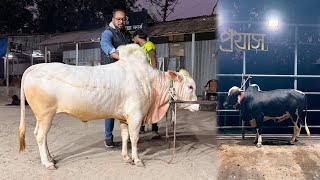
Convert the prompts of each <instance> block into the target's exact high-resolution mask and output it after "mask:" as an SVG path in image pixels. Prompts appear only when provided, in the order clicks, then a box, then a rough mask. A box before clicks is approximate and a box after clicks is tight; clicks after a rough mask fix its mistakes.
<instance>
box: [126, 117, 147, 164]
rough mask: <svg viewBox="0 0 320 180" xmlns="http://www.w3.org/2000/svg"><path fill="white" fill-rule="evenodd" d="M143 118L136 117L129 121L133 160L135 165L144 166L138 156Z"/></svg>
mask: <svg viewBox="0 0 320 180" xmlns="http://www.w3.org/2000/svg"><path fill="white" fill-rule="evenodd" d="M141 119H142V116H136V117H133V118H130V119H128V125H129V134H130V140H131V148H132V159H133V162H134V164H135V165H137V166H144V164H143V162H142V160H141V159H139V156H138V141H139V130H140V125H141Z"/></svg>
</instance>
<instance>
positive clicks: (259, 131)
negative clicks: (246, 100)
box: [256, 116, 263, 148]
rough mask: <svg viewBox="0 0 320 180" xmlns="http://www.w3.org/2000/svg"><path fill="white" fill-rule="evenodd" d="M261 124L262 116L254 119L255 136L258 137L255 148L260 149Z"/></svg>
mask: <svg viewBox="0 0 320 180" xmlns="http://www.w3.org/2000/svg"><path fill="white" fill-rule="evenodd" d="M262 122H263V116H260V117H259V118H256V123H257V127H256V131H257V134H256V136H257V137H258V142H257V144H256V147H258V148H260V147H262V135H261V134H262Z"/></svg>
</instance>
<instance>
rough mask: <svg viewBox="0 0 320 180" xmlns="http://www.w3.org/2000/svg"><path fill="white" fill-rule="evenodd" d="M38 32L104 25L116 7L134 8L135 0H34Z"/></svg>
mask: <svg viewBox="0 0 320 180" xmlns="http://www.w3.org/2000/svg"><path fill="white" fill-rule="evenodd" d="M35 1H36V4H37V7H38V12H37V17H38V18H37V23H38V26H39V29H38V31H40V32H68V31H76V30H87V29H95V28H99V27H104V25H105V23H106V21H107V19H106V18H107V17H108V15H110V14H111V13H112V11H113V10H114V9H116V8H121V9H124V10H127V11H130V10H131V9H135V8H136V6H135V3H136V1H137V0H118V1H113V0H95V1H92V0H58V1H52V0H35Z"/></svg>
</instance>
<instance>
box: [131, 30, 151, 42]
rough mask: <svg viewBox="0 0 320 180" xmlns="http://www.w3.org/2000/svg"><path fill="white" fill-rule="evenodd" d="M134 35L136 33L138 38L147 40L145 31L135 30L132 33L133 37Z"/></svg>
mask: <svg viewBox="0 0 320 180" xmlns="http://www.w3.org/2000/svg"><path fill="white" fill-rule="evenodd" d="M136 35H138V36H139V38H141V39H144V40H147V38H148V35H147V34H146V33H145V32H143V31H142V30H141V29H138V30H136V31H135V32H134V33H133V34H132V37H135V36H136Z"/></svg>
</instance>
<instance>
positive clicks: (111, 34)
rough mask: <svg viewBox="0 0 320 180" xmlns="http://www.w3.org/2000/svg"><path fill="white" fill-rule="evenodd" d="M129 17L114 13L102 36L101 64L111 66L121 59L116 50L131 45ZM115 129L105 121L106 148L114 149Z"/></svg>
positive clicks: (121, 11) (112, 123) (112, 121)
mask: <svg viewBox="0 0 320 180" xmlns="http://www.w3.org/2000/svg"><path fill="white" fill-rule="evenodd" d="M126 21H127V17H126V13H125V12H124V11H123V10H121V9H116V10H114V11H113V16H112V21H111V22H110V24H109V26H106V29H105V31H103V32H102V34H101V40H100V44H101V49H102V50H101V64H102V65H104V64H110V63H113V62H116V61H117V60H118V59H119V53H118V52H116V48H117V47H118V46H121V45H125V44H128V43H130V40H131V37H130V33H129V32H128V31H126V29H125V25H126ZM113 127H114V119H113V118H107V119H105V146H106V147H113V146H114V142H113V134H112V131H113Z"/></svg>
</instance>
